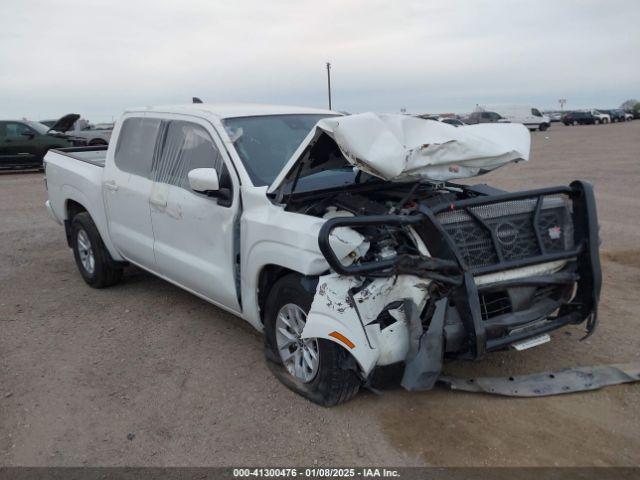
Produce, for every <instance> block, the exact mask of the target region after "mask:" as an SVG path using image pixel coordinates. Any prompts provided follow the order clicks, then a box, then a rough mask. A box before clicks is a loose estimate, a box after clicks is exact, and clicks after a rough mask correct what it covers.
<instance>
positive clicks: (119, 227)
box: [102, 113, 161, 271]
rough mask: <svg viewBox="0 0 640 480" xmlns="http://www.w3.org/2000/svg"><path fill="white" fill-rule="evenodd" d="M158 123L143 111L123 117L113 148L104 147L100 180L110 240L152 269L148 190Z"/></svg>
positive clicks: (154, 263) (153, 264)
mask: <svg viewBox="0 0 640 480" xmlns="http://www.w3.org/2000/svg"><path fill="white" fill-rule="evenodd" d="M160 123H161V122H160V119H157V118H147V117H145V114H144V113H141V114H130V115H129V116H127V117H125V119H124V120H123V122H122V123H121V124H120V126H119V128H120V131H119V134H118V140H117V144H116V145H115V148H109V150H108V151H107V160H106V164H105V170H104V175H103V183H102V189H103V195H104V200H105V207H106V210H107V219H108V225H109V235H110V237H111V240H112V241H113V244H114V245H115V247H116V248H117V249H118V251H119V252H120V253H121V254H122V255H123V256H124V257H125V258H126V259H127V260H129V261H131V262H133V263H135V264H138V265H140V266H142V267H145V268H147V269H149V270H153V271H155V269H156V262H155V256H154V253H153V230H152V228H151V212H150V208H149V194H150V192H151V184H152V181H151V178H150V177H151V164H152V161H153V155H154V152H155V151H156V147H157V143H158V139H159V135H158V133H159V131H160Z"/></svg>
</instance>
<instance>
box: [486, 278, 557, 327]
mask: <svg viewBox="0 0 640 480" xmlns="http://www.w3.org/2000/svg"><path fill="white" fill-rule="evenodd" d="M566 288H567V286H566V285H555V284H550V285H543V286H540V287H537V288H535V289H533V290H532V291H531V292H530V294H529V296H528V297H527V299H526V301H523V300H522V299H521V301H520V306H519V307H518V308H516V309H515V310H514V307H513V304H512V303H511V298H510V297H509V289H508V288H506V289H505V290H502V291H497V292H487V293H480V294H479V296H478V298H479V300H480V315H481V317H482V320H484V321H486V320H490V319H492V318H493V317H497V316H498V315H504V314H505V313H512V312H514V311H521V310H526V309H528V308H531V307H533V306H534V305H535V304H536V303H538V302H541V301H543V300H546V299H548V298H550V299H552V300H559V299H560V298H561V297H562V294H563V292H564V291H565V290H566Z"/></svg>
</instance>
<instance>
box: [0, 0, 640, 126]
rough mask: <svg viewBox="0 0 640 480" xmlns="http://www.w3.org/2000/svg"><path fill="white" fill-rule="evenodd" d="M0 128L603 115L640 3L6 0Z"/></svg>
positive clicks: (632, 85)
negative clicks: (256, 116) (173, 115)
mask: <svg viewBox="0 0 640 480" xmlns="http://www.w3.org/2000/svg"><path fill="white" fill-rule="evenodd" d="M2 4H3V5H2V8H0V118H23V117H26V118H29V119H32V120H42V119H49V118H57V117H59V116H61V115H63V114H65V113H69V112H73V113H80V114H81V115H83V116H84V117H86V118H89V119H90V120H92V121H96V122H99V121H109V120H111V119H112V118H117V117H118V115H119V114H120V113H121V112H122V111H123V110H124V109H126V108H128V107H139V106H146V105H164V104H177V103H189V102H190V101H191V98H192V97H193V96H198V97H200V98H202V99H203V100H204V101H207V102H260V103H277V104H289V105H304V106H314V107H326V106H327V83H326V82H327V77H326V67H325V63H326V62H331V65H332V68H331V80H332V94H333V108H334V109H335V110H341V111H349V112H363V111H377V112H399V111H400V110H401V109H403V108H404V109H406V111H407V112H410V113H426V112H431V113H435V112H458V113H461V112H469V111H471V110H473V108H474V107H475V106H476V104H481V105H488V104H497V103H500V104H505V103H517V104H527V105H533V106H537V107H539V108H558V99H560V98H565V99H567V104H566V107H565V108H569V109H570V108H587V107H596V108H597V107H599V108H615V107H617V106H619V105H620V103H622V102H623V101H624V100H627V99H629V98H639V97H640V29H639V28H638V26H639V25H640V1H638V0H601V1H593V0H535V1H531V0H526V1H520V0H506V1H502V0H487V1H485V0H466V1H463V0H442V1H427V0H417V1H414V0H395V1H393V0H386V1H378V0H368V1H364V0H362V1H361V0H322V1H317V0H316V1H306V0H282V1H278V0H268V1H265V0H259V1H254V0H246V1H242V0H236V1H231V0H226V1H219V0H181V1H162V0H155V1H151V0H149V1H140V0H126V1H123V0H108V1H107V0H105V1H102V0H79V1H76V0H58V1H51V0H19V1H18V0H16V1H12V0H2Z"/></svg>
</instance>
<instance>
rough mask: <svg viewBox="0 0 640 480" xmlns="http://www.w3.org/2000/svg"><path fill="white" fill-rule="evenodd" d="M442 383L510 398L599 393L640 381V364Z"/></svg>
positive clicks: (444, 380)
mask: <svg viewBox="0 0 640 480" xmlns="http://www.w3.org/2000/svg"><path fill="white" fill-rule="evenodd" d="M438 381H439V382H441V383H444V384H446V385H448V386H449V387H450V388H451V389H452V390H462V391H465V392H478V393H491V394H494V395H505V396H508V397H546V396H549V395H561V394H563V393H574V392H584V391H588V390H598V389H600V388H602V387H607V386H610V385H618V384H621V383H631V382H640V362H633V363H620V364H613V365H598V366H595V367H575V368H567V369H564V370H560V371H557V372H542V373H532V374H530V375H514V376H512V377H476V378H458V377H452V376H448V375H442V376H440V377H439V378H438Z"/></svg>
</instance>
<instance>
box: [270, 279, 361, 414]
mask: <svg viewBox="0 0 640 480" xmlns="http://www.w3.org/2000/svg"><path fill="white" fill-rule="evenodd" d="M302 278H303V277H301V276H300V275H296V274H290V275H286V276H285V277H283V278H281V279H280V280H278V281H277V282H276V283H275V285H274V286H273V287H272V289H271V291H270V292H269V297H268V299H267V303H266V308H265V321H264V344H265V357H266V359H267V363H268V365H269V367H270V368H271V370H272V372H273V373H274V375H275V376H276V377H277V378H278V379H279V380H280V381H281V382H282V383H283V384H284V385H285V386H287V387H288V388H290V389H291V390H293V391H294V392H296V393H298V394H299V395H302V396H303V397H306V398H308V399H309V400H311V401H312V402H314V403H317V404H318V405H322V406H333V405H337V404H339V403H343V402H346V401H347V400H349V399H351V398H352V397H353V396H354V395H355V394H356V393H357V392H358V389H359V388H360V383H361V382H360V378H359V376H358V374H357V367H356V364H355V361H354V359H353V357H352V356H351V355H350V354H349V353H348V352H347V351H345V350H344V349H343V348H342V347H340V346H339V345H337V344H336V343H334V342H332V341H329V340H325V339H321V338H320V339H315V338H311V339H304V338H302V330H303V329H304V326H305V323H306V319H307V313H308V312H309V309H310V308H311V303H312V302H313V296H314V293H313V292H311V291H310V290H308V289H307V288H305V287H304V286H303V285H302V281H301V280H302Z"/></svg>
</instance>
